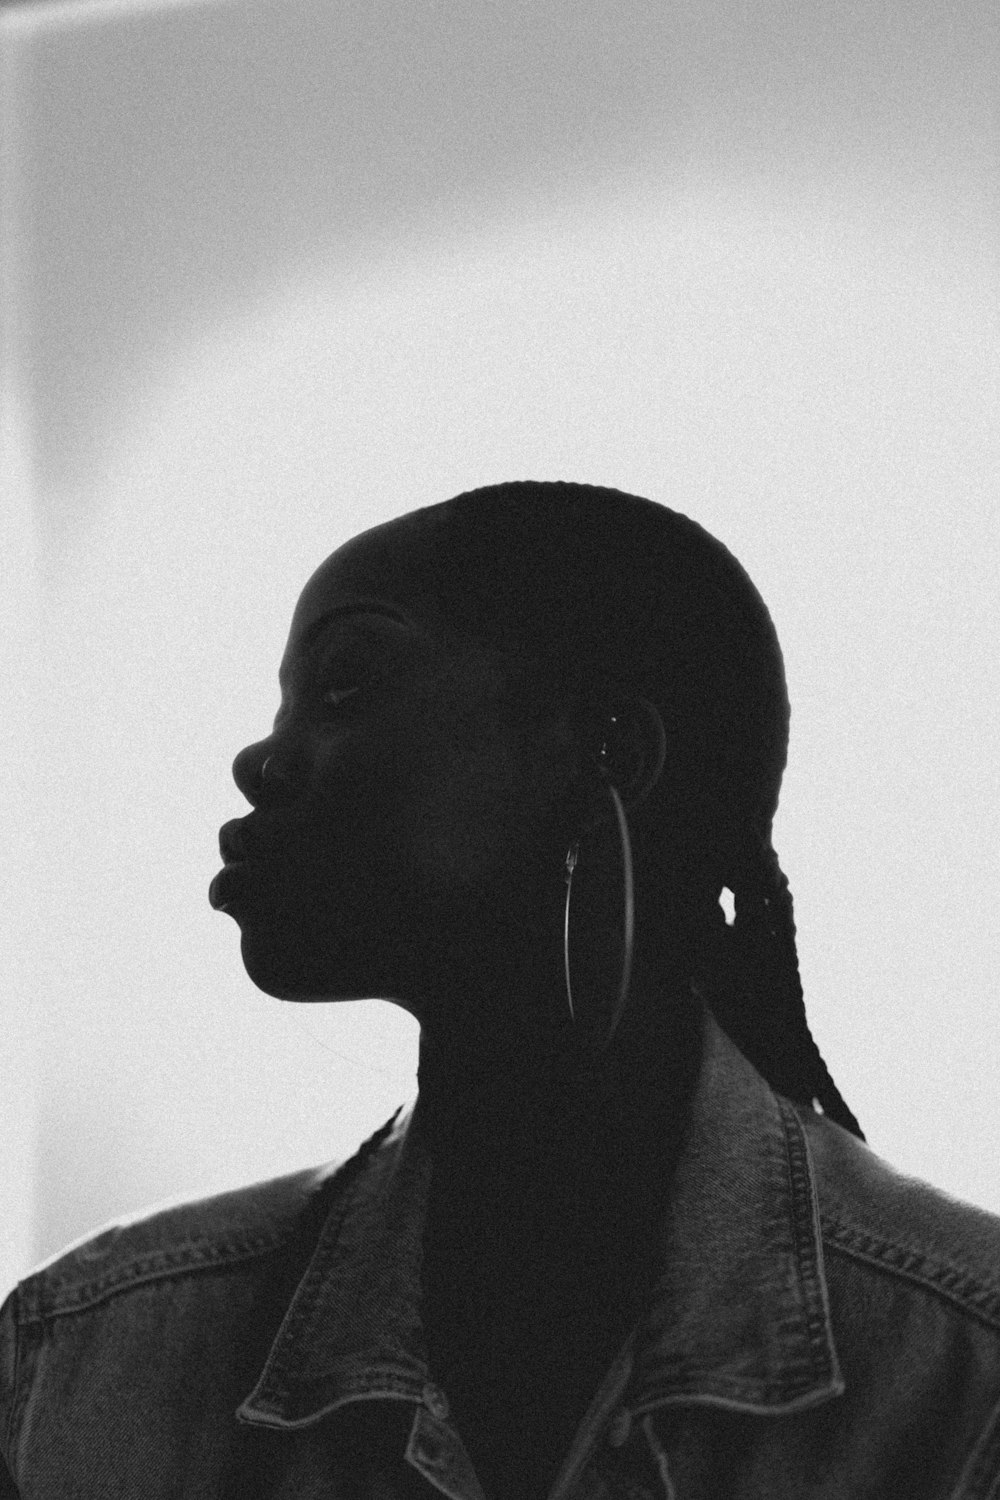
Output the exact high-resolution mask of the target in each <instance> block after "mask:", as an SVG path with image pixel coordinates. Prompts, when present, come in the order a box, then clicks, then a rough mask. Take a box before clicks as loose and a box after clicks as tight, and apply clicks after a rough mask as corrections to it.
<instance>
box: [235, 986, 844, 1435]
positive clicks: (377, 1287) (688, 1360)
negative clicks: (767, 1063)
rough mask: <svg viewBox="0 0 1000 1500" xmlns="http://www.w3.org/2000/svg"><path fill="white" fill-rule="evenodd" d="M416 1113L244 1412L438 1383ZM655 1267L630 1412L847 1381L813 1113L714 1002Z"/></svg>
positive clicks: (393, 1138) (332, 1238)
mask: <svg viewBox="0 0 1000 1500" xmlns="http://www.w3.org/2000/svg"><path fill="white" fill-rule="evenodd" d="M413 1119H414V1104H413V1102H411V1103H410V1104H409V1105H408V1106H407V1107H406V1108H405V1109H403V1110H402V1111H400V1112H398V1113H397V1115H396V1116H395V1117H394V1118H393V1120H392V1121H391V1122H390V1125H389V1127H387V1130H386V1132H385V1133H384V1134H383V1132H379V1135H381V1136H382V1139H381V1141H379V1142H378V1143H377V1144H376V1145H375V1147H374V1149H372V1150H370V1151H369V1152H368V1153H367V1154H366V1155H363V1159H362V1160H361V1161H360V1162H359V1163H358V1169H357V1171H356V1172H355V1174H354V1176H353V1178H352V1179H351V1180H350V1182H349V1184H348V1186H347V1188H346V1190H345V1191H344V1192H343V1194H341V1195H338V1200H337V1203H336V1204H335V1206H334V1208H333V1209H332V1210H331V1213H330V1215H329V1217H328V1218H327V1221H326V1223H325V1225H324V1227H323V1231H322V1233H321V1236H320V1239H319V1243H318V1245H317V1248H316V1251H315V1253H314V1255H313V1257H312V1260H311V1262H310V1264H309V1267H308V1269H307V1271H306V1273H305V1276H304V1277H303V1279H302V1281H301V1282H300V1284H299V1286H298V1289H297V1291H296V1293H295V1296H294V1298H293V1300H292V1303H291V1306H290V1307H289V1309H288V1312H287V1314H286V1316H285V1319H284V1322H283V1323H282V1326H281V1329H280V1330H279V1333H278V1336H277V1338H276V1339H275V1341H274V1344H273V1346H272V1348H271V1351H270V1354H269V1355H268V1358H267V1361H266V1363H265V1366H264V1369H263V1371H262V1372H261V1375H260V1378H259V1380H258V1381H257V1384H256V1385H255V1387H254V1389H253V1390H252V1391H251V1393H250V1395H249V1396H248V1397H247V1398H246V1400H245V1401H244V1403H243V1405H242V1406H241V1407H240V1408H239V1411H238V1413H237V1415H238V1416H239V1417H240V1419H241V1420H242V1421H245V1422H249V1423H253V1424H257V1425H262V1426H266V1427H278V1428H297V1427H304V1426H307V1425H309V1424H311V1423H313V1422H316V1421H318V1420H320V1418H322V1417H324V1416H326V1415H327V1414H328V1413H330V1412H333V1411H336V1410H337V1409H339V1408H341V1407H343V1406H346V1405H348V1404H349V1403H352V1402H355V1401H359V1400H363V1399H366V1398H375V1397H379V1398H383V1399H384V1398H395V1399H398V1400H404V1401H420V1400H421V1399H427V1397H428V1392H429V1391H430V1392H433V1387H431V1386H429V1384H428V1382H429V1379H430V1376H429V1373H428V1366H427V1357H426V1349H425V1346H424V1342H423V1335H422V1330H421V1324H420V1312H419V1308H420V1258H421V1250H420V1246H421V1237H422V1233H423V1226H424V1218H425V1212H426V1203H427V1195H428V1188H429V1183H430V1173H431V1159H430V1156H429V1155H428V1153H427V1151H426V1149H425V1148H424V1146H423V1144H422V1142H421V1139H420V1132H419V1129H417V1130H414V1128H413ZM363 1153H364V1148H363ZM660 1266H661V1269H660V1273H659V1276H658V1278H657V1280H656V1282H655V1292H654V1298H653V1302H652V1305H651V1308H650V1312H649V1314H648V1316H647V1317H646V1319H645V1321H644V1322H643V1323H642V1325H641V1326H640V1327H639V1328H638V1329H637V1330H635V1331H634V1334H633V1340H634V1342H632V1341H631V1340H630V1343H632V1348H633V1350H634V1353H633V1357H632V1378H631V1381H630V1386H629V1393H628V1398H627V1399H628V1405H629V1407H630V1408H631V1410H632V1411H633V1413H635V1414H639V1413H640V1412H646V1411H652V1410H654V1409H655V1408H658V1407H662V1406H668V1405H681V1404H692V1403H698V1404H709V1405H713V1406H724V1407H729V1408H732V1409H737V1410H742V1411H748V1412H758V1413H760V1414H771V1415H778V1414H780V1413H784V1412H790V1411H795V1410H799V1409H801V1408H803V1407H807V1406H813V1405H816V1404H818V1403H820V1402H823V1401H827V1400H829V1399H831V1398H832V1397H835V1396H838V1395H840V1394H841V1393H842V1392H843V1389H844V1382H843V1379H842V1377H841V1373H840V1369H839V1365H838V1361H837V1353H836V1350H835V1348H834V1343H833V1333H832V1329H831V1324H830V1309H829V1301H828V1297H827V1289H826V1280H825V1276H824V1270H823V1251H822V1244H821V1241H820V1231H819V1206H818V1201H817V1195H816V1187H815V1180H814V1172H813V1167H812V1163H811V1161H810V1157H809V1152H808V1148H807V1145H806V1140H805V1134H804V1131H803V1128H802V1125H801V1123H800V1121H799V1119H798V1116H797V1115H796V1113H795V1110H794V1109H793V1108H792V1107H791V1105H790V1104H789V1103H788V1102H787V1100H785V1099H783V1098H781V1097H780V1096H779V1095H776V1094H774V1093H773V1092H772V1090H771V1089H770V1087H769V1086H768V1085H767V1083H766V1082H765V1081H764V1079H763V1078H762V1077H761V1076H760V1074H759V1073H757V1071H756V1070H755V1069H754V1068H753V1067H752V1066H751V1064H750V1063H749V1062H748V1061H747V1060H746V1058H744V1057H743V1055H742V1053H740V1052H739V1051H738V1049H737V1048H736V1047H735V1046H734V1045H733V1043H732V1042H731V1041H730V1040H729V1038H728V1037H727V1036H726V1035H725V1033H724V1032H723V1031H722V1030H721V1028H720V1027H719V1026H718V1024H717V1023H716V1022H715V1020H714V1019H713V1017H712V1016H711V1015H710V1014H709V1013H707V1012H706V1014H705V1022H704V1053H703V1061H702V1068H701V1073H700V1075H699V1080H698V1086H697V1089H696V1092H695V1096H694V1100H693V1102H692V1111H691V1117H690V1122H689V1126H688V1133H687V1136H686V1138H685V1142H684V1147H683V1150H682V1153H681V1158H680V1161H679V1163H678V1166H677V1170H676V1175H675V1179H674V1185H673V1189H672V1193H671V1206H670V1209H669V1211H668V1214H667V1217H666V1219H665V1221H664V1226H663V1235H662V1241H661V1251H660Z"/></svg>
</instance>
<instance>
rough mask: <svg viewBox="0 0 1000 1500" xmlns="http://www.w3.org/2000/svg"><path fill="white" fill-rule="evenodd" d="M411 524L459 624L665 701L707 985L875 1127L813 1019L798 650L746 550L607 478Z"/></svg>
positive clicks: (742, 1037)
mask: <svg viewBox="0 0 1000 1500" xmlns="http://www.w3.org/2000/svg"><path fill="white" fill-rule="evenodd" d="M401 521H402V523H403V524H410V525H412V527H413V543H414V546H415V547H416V548H417V549H418V551H420V552H421V553H422V561H423V567H424V568H425V570H426V571H427V573H428V574H429V576H430V579H431V582H432V584H433V585H434V588H433V592H434V596H435V599H436V601H437V603H438V606H439V608H440V611H441V616H442V623H443V624H444V625H445V627H446V628H448V629H453V630H454V631H455V632H456V634H458V635H460V636H462V637H465V638H469V637H471V638H474V639H478V640H479V641H481V642H482V643H484V644H486V645H488V646H493V647H495V648H498V649H500V650H501V651H503V652H504V653H506V654H507V655H508V656H511V657H514V658H519V659H527V660H529V661H530V662H532V663H539V664H540V665H541V666H542V667H543V669H544V670H545V672H546V673H548V674H550V680H555V681H558V682H560V683H562V684H563V685H565V686H566V687H567V688H569V689H571V690H577V691H579V692H580V693H581V694H582V695H584V696H589V697H593V694H594V690H595V687H598V686H607V687H608V688H609V689H613V688H614V687H616V686H617V687H618V688H625V689H629V690H633V691H637V692H640V693H642V694H644V695H645V696H646V697H648V698H649V699H650V700H651V701H652V702H654V703H655V704H656V705H657V708H658V710H659V712H660V716H661V719H662V720H663V723H664V728H665V731H666V735H667V757H668V763H669V765H670V768H671V774H670V775H669V776H666V777H661V779H660V783H658V785H657V787H656V788H655V789H654V792H653V793H652V794H651V797H650V802H651V804H652V808H651V813H650V816H651V817H652V818H653V819H654V821H655V827H656V828H659V829H664V830H666V829H669V830H670V834H671V838H672V839H673V841H674V844H675V846H676V841H677V839H678V837H682V838H684V839H686V846H687V847H688V848H689V849H690V850H691V851H693V854H692V858H693V861H694V865H695V866H697V867H698V868H699V869H700V870H701V872H702V873H703V874H704V875H705V876H706V878H710V879H711V881H712V882H713V884H712V887H711V889H712V892H713V894H712V896H711V898H710V899H709V900H708V901H707V903H706V902H705V901H702V902H701V906H700V908H699V910H698V912H697V913H692V918H693V920H692V931H695V932H697V933H698V934H699V938H700V939H701V940H703V942H704V948H705V954H704V959H705V961H704V962H703V963H700V964H696V963H692V968H693V969H697V974H695V973H692V980H693V981H694V983H695V987H696V989H697V991H698V993H699V994H701V995H702V997H703V999H704V1000H705V1002H706V1003H707V1004H708V1005H709V1006H710V1008H711V1009H712V1011H713V1013H714V1015H715V1016H716V1019H717V1020H718V1021H719V1024H720V1025H721V1026H722V1027H723V1028H724V1030H725V1031H726V1032H727V1033H728V1035H729V1036H730V1037H731V1038H732V1040H733V1041H734V1042H735V1043H736V1045H737V1046H738V1047H739V1048H740V1050H741V1051H742V1052H743V1053H744V1055H745V1056H746V1057H747V1058H748V1060H749V1061H750V1062H751V1063H753V1065H754V1066H755V1067H756V1068H757V1070H758V1072H760V1073H761V1074H762V1075H763V1076H764V1078H766V1079H767V1081H768V1082H769V1083H770V1084H771V1086H772V1087H773V1088H774V1089H776V1090H777V1092H779V1093H781V1094H783V1095H785V1097H787V1098H789V1099H792V1100H794V1101H796V1102H798V1103H802V1104H805V1105H812V1106H816V1105H818V1106H819V1108H821V1109H822V1111H823V1113H824V1114H826V1115H827V1116H829V1117H830V1118H831V1119H832V1120H834V1121H836V1122H837V1123H838V1124H839V1125H841V1126H843V1127H844V1128H845V1129H846V1130H849V1131H850V1132H851V1133H852V1134H854V1135H856V1136H858V1137H859V1138H860V1139H861V1140H864V1136H863V1135H862V1132H861V1129H860V1126H859V1125H858V1122H857V1120H856V1119H855V1117H854V1115H853V1114H852V1112H851V1110H850V1109H849V1108H848V1106H847V1105H846V1104H845V1102H844V1100H843V1098H842V1097H841V1095H840V1092H839V1090H838V1089H837V1086H836V1084H835V1083H834V1081H833V1079H832V1077H831V1076H830V1072H829V1070H828V1068H827V1066H826V1063H825V1062H824V1061H823V1058H822V1056H821V1055H820V1052H819V1049H818V1047H817V1046H816V1043H815V1041H814V1040H813V1037H812V1034H811V1032H810V1030H809V1025H808V1022H807V1020H806V1014H805V1004H804V999H803V993H802V982H801V979H800V976H799V966H798V957H797V952H796V944H795V920H794V915H793V910H792V897H791V892H790V890H789V886H788V881H787V879H786V877H785V875H784V873H783V872H782V870H781V867H780V865H779V863H778V858H777V855H776V854H775V852H774V849H773V847H772V844H771V826H772V822H773V818H774V814H775V811H776V810H777V804H778V792H779V788H780V784H781V777H782V773H783V771H784V768H785V763H786V759H787V750H788V726H789V719H790V708H789V702H788V695H787V690H786V684H785V673H784V662H783V659H782V655H781V649H780V646H779V643H778V638H777V633H776V631H775V628H774V624H773V621H772V619H771V616H770V614H769V612H768V610H767V607H766V605H765V604H764V601H763V599H762V598H761V596H760V594H759V593H758V591H757V589H756V588H755V586H754V584H753V583H752V581H751V580H750V578H749V576H748V575H747V573H746V571H745V570H744V569H743V567H742V566H741V564H740V563H739V562H738V561H737V559H736V558H735V557H734V556H733V555H732V553H731V552H729V550H728V549H727V548H726V547H725V546H723V544H722V543H721V542H719V541H718V540H717V539H716V538H715V537H713V536H711V535H710V534H709V533H708V532H707V531H706V530H705V529H704V528H703V527H701V526H699V525H698V523H697V522H695V521H692V520H691V519H690V518H689V517H688V516H685V515H682V514H681V513H679V512H677V511H674V510H671V509H669V508H668V507H666V506H664V505H660V504H657V503H654V502H653V501H651V500H647V499H644V498H641V497H639V496H636V495H630V494H626V493H624V492H623V491H620V490H614V489H608V488H604V487H601V486H596V485H581V484H568V483H563V482H546V483H542V482H536V481H520V482H516V483H509V484H499V485H491V486H487V487H484V488H482V489H477V490H470V491H467V492H465V493H463V494H461V495H457V496H455V497H454V498H453V499H452V500H447V501H445V502H443V503H442V504H438V505H432V506H427V507H424V508H422V509H420V510H417V511H414V512H411V513H409V514H408V515H407V516H404V517H402V518H401ZM696 883H697V882H696ZM724 885H725V886H728V887H729V888H730V889H731V890H732V892H733V895H734V899H735V919H734V922H733V924H732V927H731V928H730V927H728V926H727V925H726V923H725V918H724V915H723V912H722V909H721V907H720V906H719V904H718V896H719V893H720V890H721V889H722V887H723V886H724ZM700 889H701V891H703V892H704V891H705V890H707V889H709V887H708V886H707V885H706V884H705V882H704V880H702V881H701V882H700Z"/></svg>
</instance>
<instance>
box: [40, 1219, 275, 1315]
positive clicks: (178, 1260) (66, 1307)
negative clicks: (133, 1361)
mask: <svg viewBox="0 0 1000 1500" xmlns="http://www.w3.org/2000/svg"><path fill="white" fill-rule="evenodd" d="M291 1235H292V1230H289V1232H288V1234H286V1235H282V1236H281V1237H279V1238H268V1239H260V1240H248V1241H245V1242H244V1243H243V1244H242V1245H233V1244H224V1245H219V1244H215V1243H212V1242H211V1241H206V1242H205V1243H204V1245H197V1246H190V1245H189V1246H187V1247H185V1249H184V1250H179V1251H178V1250H175V1251H171V1250H162V1251H157V1252H156V1254H155V1255H151V1256H148V1257H146V1258H143V1259H139V1260H135V1261H131V1262H129V1264H128V1265H127V1266H124V1267H118V1268H116V1270H115V1271H114V1272H113V1273H111V1274H109V1275H108V1276H106V1277H104V1278H99V1279H97V1280H95V1281H89V1282H84V1283H83V1284H82V1285H80V1286H77V1287H73V1286H72V1285H71V1284H69V1283H66V1282H63V1283H61V1284H57V1285H56V1286H55V1287H54V1288H52V1287H46V1286H44V1283H43V1288H42V1291H43V1293H44V1292H46V1291H48V1292H54V1293H55V1295H54V1297H53V1298H52V1301H51V1303H50V1305H48V1306H37V1307H32V1308H30V1309H25V1310H24V1311H23V1312H20V1314H19V1317H18V1324H19V1326H20V1327H22V1328H24V1327H27V1326H28V1325H29V1324H31V1323H47V1322H51V1321H52V1320H53V1319H55V1318H61V1317H70V1316H72V1315H74V1314H75V1313H80V1312H86V1311H87V1310H88V1309H89V1308H92V1307H97V1306H99V1305H100V1304H101V1303H102V1302H107V1301H108V1300H109V1299H110V1298H112V1297H115V1296H119V1295H123V1294H125V1293H127V1292H131V1291H134V1290H136V1289H137V1288H138V1287H141V1286H148V1285H149V1284H150V1283H151V1282H154V1281H163V1280H168V1279H169V1278H171V1277H178V1276H185V1275H196V1274H198V1273H199V1272H204V1271H218V1270H225V1269H226V1267H227V1266H232V1265H239V1264H241V1263H242V1262H245V1261H248V1260H259V1259H261V1258H263V1257H265V1256H267V1255H271V1254H273V1253H275V1252H276V1251H279V1250H281V1249H282V1248H283V1247H284V1246H285V1244H286V1243H287V1241H288V1240H289V1239H290V1238H291Z"/></svg>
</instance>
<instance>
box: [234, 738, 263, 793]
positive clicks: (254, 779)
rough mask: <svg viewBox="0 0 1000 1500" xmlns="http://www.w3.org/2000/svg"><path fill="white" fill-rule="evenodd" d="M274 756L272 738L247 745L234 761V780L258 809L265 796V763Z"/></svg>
mask: <svg viewBox="0 0 1000 1500" xmlns="http://www.w3.org/2000/svg"><path fill="white" fill-rule="evenodd" d="M272 754H273V746H272V744H271V740H270V737H268V739H266V740H257V741H256V743H255V744H253V745H247V746H245V747H244V749H242V750H241V751H240V753H239V755H237V757H236V759H235V760H234V761H233V780H234V781H235V783H236V785H237V786H238V787H239V789H240V791H241V792H242V793H243V796H244V797H245V798H246V799H247V801H248V802H250V803H252V805H253V806H254V807H256V805H257V803H258V802H259V801H260V798H261V796H262V794H263V789H264V778H263V770H264V763H265V761H266V760H267V759H268V758H269V756H271V755H272Z"/></svg>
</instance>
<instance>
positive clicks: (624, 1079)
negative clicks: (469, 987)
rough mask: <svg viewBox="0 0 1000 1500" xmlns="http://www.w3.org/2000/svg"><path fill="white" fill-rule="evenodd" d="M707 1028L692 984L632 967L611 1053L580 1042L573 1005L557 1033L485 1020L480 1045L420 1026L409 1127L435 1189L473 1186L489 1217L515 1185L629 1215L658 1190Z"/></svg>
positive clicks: (548, 1199)
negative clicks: (427, 1156)
mask: <svg viewBox="0 0 1000 1500" xmlns="http://www.w3.org/2000/svg"><path fill="white" fill-rule="evenodd" d="M551 1009H552V1008H551V1007H549V1011H550V1013H551ZM517 1013H518V1012H517V1011H515V1009H514V1008H513V1007H498V1008H496V1009H495V1010H494V1014H500V1015H506V1016H508V1017H510V1016H514V1015H516V1014H517ZM544 1013H545V1011H544V1008H543V1007H538V1008H537V1009H536V1010H535V1012H534V1014H544ZM520 1014H521V1015H522V1016H523V1014H524V1010H523V1008H522V1009H521V1011H520ZM701 1020H702V1014H701V1009H700V1006H699V1005H698V1003H697V1002H696V1001H694V1000H693V999H692V997H691V995H690V992H689V990H688V989H687V986H685V985H681V984H676V985H674V986H671V985H669V984H668V985H663V984H661V983H658V982H657V981H655V980H654V979H653V977H652V976H651V974H650V972H649V971H648V969H646V968H645V967H644V966H643V965H642V964H641V963H639V962H637V964H636V965H635V968H634V970H633V980H632V984H631V986H630V993H629V997H628V1000H627V1002H626V1006H625V1010H624V1013H623V1015H622V1018H621V1021H620V1024H619V1027H618V1031H617V1033H616V1036H615V1038H614V1041H613V1043H612V1044H611V1046H610V1047H609V1048H608V1049H607V1050H606V1051H605V1052H594V1051H593V1050H592V1049H590V1048H588V1047H587V1046H586V1045H584V1044H582V1043H581V1042H580V1041H579V1039H578V1033H577V1032H575V1029H574V1027H573V1024H572V1022H571V1021H570V1018H569V1013H568V1007H567V1010H566V1014H565V1019H564V1020H562V1019H560V1021H559V1022H558V1023H557V1024H554V1025H538V1024H533V1025H529V1024H527V1023H521V1024H518V1025H514V1024H509V1025H508V1026H506V1027H505V1028H500V1029H498V1030H496V1031H494V1032H492V1033H491V1031H490V1030H489V1029H487V1028H485V1027H484V1026H483V1025H482V1024H480V1025H479V1027H478V1029H477V1031H476V1035H475V1037H474V1038H472V1037H471V1036H470V1035H468V1034H465V1035H463V1034H462V1032H461V1031H460V1030H455V1029H452V1030H451V1031H450V1032H449V1033H448V1035H447V1036H445V1035H442V1034H441V1033H440V1032H435V1031H433V1030H428V1028H427V1027H426V1026H425V1027H424V1029H423V1030H422V1032H421V1043H420V1066H419V1071H418V1082H419V1098H418V1104H417V1112H416V1116H415V1121H414V1124H415V1125H416V1126H417V1127H418V1128H419V1129H420V1130H421V1131H422V1133H423V1138H424V1139H425V1141H426V1142H427V1143H428V1145H429V1148H430V1150H431V1152H432V1155H433V1157H434V1162H435V1177H436V1178H437V1180H438V1182H439V1183H440V1182H443V1181H445V1180H451V1181H453V1182H458V1181H460V1180H463V1179H464V1180H465V1181H467V1182H469V1183H470V1184H471V1185H473V1186H472V1188H471V1191H472V1192H473V1193H474V1195H475V1197H476V1199H477V1202H478V1204H479V1205H480V1207H481V1208H482V1209H483V1211H484V1212H486V1213H489V1209H490V1207H491V1206H494V1205H496V1206H499V1205H500V1204H502V1202H503V1201H504V1200H505V1199H507V1198H508V1197H509V1195H510V1194H511V1193H512V1192H513V1191H515V1190H518V1189H520V1190H523V1191H524V1192H526V1193H527V1194H528V1195H529V1196H530V1197H532V1198H535V1197H537V1199H538V1203H539V1206H540V1208H541V1210H542V1211H543V1212H544V1205H545V1204H546V1203H549V1204H551V1206H552V1211H553V1213H555V1212H557V1206H558V1204H559V1203H560V1201H561V1194H562V1192H563V1190H564V1189H572V1191H574V1192H575V1193H576V1194H577V1196H578V1197H579V1193H580V1192H581V1191H582V1192H584V1194H585V1196H587V1195H586V1185H587V1184H590V1185H591V1192H590V1194H589V1197H590V1210H591V1211H592V1214H593V1215H595V1216H596V1215H599V1214H600V1213H601V1211H602V1208H603V1211H604V1212H606V1213H607V1214H615V1213H620V1212H621V1211H622V1209H623V1208H625V1209H626V1211H627V1209H628V1205H629V1203H630V1202H631V1201H633V1200H635V1199H636V1198H639V1199H642V1200H643V1201H645V1202H649V1201H650V1199H651V1195H654V1194H653V1190H654V1189H661V1188H662V1189H663V1190H664V1191H665V1190H666V1186H667V1184H668V1181H669V1176H670V1173H671V1171H672V1167H673V1163H674V1162H675V1160H676V1157H677V1155H678V1154H679V1150H680V1144H681V1137H682V1134H683V1130H684V1126H685V1125H686V1122H687V1118H688V1114H689V1111H690V1104H691V1099H692V1096H693V1093H694V1088H695V1085H696V1082H697V1076H698V1071H699V1067H700V1061H701ZM640 1186H642V1188H643V1191H642V1192H641V1193H639V1194H637V1193H636V1189H637V1188H638V1187H640ZM491 1200H493V1203H492V1204H491ZM490 1217H492V1215H490ZM500 1217H501V1220H502V1215H501V1216H500Z"/></svg>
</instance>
